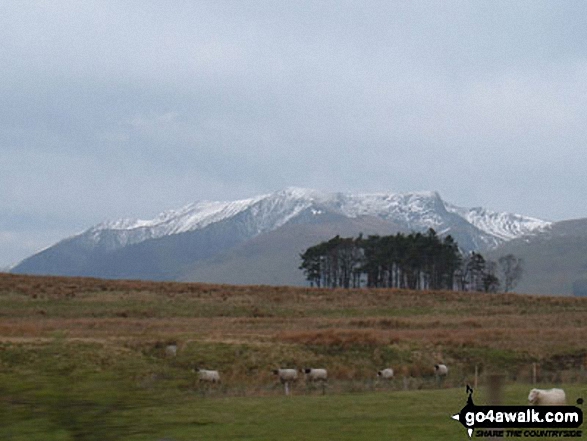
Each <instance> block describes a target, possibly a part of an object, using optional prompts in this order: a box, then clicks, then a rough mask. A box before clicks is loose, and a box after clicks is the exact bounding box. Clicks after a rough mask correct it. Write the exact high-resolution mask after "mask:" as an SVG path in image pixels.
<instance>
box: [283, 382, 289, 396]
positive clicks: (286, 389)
mask: <svg viewBox="0 0 587 441" xmlns="http://www.w3.org/2000/svg"><path fill="white" fill-rule="evenodd" d="M283 384H284V386H285V395H289V381H286V382H285V383H283Z"/></svg>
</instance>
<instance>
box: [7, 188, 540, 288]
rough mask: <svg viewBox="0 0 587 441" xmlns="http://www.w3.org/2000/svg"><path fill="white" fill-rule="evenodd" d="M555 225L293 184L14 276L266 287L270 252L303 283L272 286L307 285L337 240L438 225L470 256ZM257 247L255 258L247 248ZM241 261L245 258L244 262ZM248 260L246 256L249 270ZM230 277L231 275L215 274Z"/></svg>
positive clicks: (75, 244)
mask: <svg viewBox="0 0 587 441" xmlns="http://www.w3.org/2000/svg"><path fill="white" fill-rule="evenodd" d="M549 225H550V222H547V221H543V220H540V219H535V218H531V217H527V216H522V215H518V214H511V213H501V212H493V211H489V210H486V209H483V208H463V207H458V206H455V205H453V204H450V203H447V202H445V201H444V200H443V199H442V198H441V197H440V195H439V194H438V193H437V192H412V193H371V194H347V193H325V192H320V191H316V190H310V189H303V188H295V187H292V188H287V189H285V190H282V191H277V192H275V193H271V194H266V195H261V196H256V197H252V198H249V199H242V200H238V201H229V202H217V201H214V202H213V201H200V202H195V203H192V204H189V205H186V206H185V207H183V208H180V209H178V210H170V211H165V212H163V213H161V214H159V215H158V216H157V217H155V218H154V219H151V220H136V219H120V220H115V221H108V222H104V223H101V224H98V225H95V226H93V227H91V228H89V229H88V230H86V231H84V232H82V233H81V234H78V235H76V236H73V237H69V238H67V239H64V240H62V241H60V242H58V243H57V244H55V245H53V246H52V247H50V248H47V249H45V250H43V251H41V252H39V253H37V254H35V255H33V256H31V257H29V258H27V259H25V260H23V261H22V262H21V263H19V264H18V265H17V266H16V267H14V268H13V270H12V271H13V272H17V273H30V274H52V275H69V276H94V277H105V278H141V279H150V280H197V281H205V282H222V281H226V282H228V283H239V281H242V282H241V283H245V282H246V283H267V280H266V279H263V278H262V277H261V278H259V279H255V278H254V277H253V278H252V279H251V271H252V272H253V273H255V272H257V273H258V272H260V269H258V268H257V269H256V270H254V271H253V270H252V269H251V268H250V265H251V261H252V260H254V259H255V258H261V257H260V256H262V255H263V253H265V256H268V255H269V254H271V255H272V256H273V258H272V259H271V261H275V260H277V261H279V262H284V264H285V262H288V264H290V265H291V268H289V269H288V270H285V269H283V268H282V270H281V271H285V272H287V271H291V272H292V274H293V273H295V274H297V276H296V277H293V278H292V277H288V278H287V280H285V279H284V280H282V281H280V280H274V279H271V280H270V281H271V282H272V283H276V284H289V283H296V282H297V281H299V280H301V281H303V279H301V274H299V273H300V271H299V270H298V269H297V264H296V262H297V260H296V259H299V253H300V252H303V250H304V249H305V248H307V247H308V246H311V245H313V244H315V243H317V242H318V241H320V240H326V239H329V238H331V237H333V236H334V235H336V234H340V235H357V234H359V233H364V234H394V233H396V232H410V231H426V230H428V229H429V228H433V229H434V230H436V232H437V233H438V234H439V235H447V234H450V235H452V236H453V237H454V238H455V240H456V241H457V242H458V243H459V246H460V247H461V248H462V249H463V250H464V251H472V250H476V251H486V250H489V249H492V248H495V247H496V246H498V245H500V244H502V243H504V242H506V241H509V240H512V239H516V238H519V237H522V236H524V235H526V234H529V233H533V232H537V231H541V230H543V229H545V228H546V227H548V226H549ZM251 247H253V248H254V249H255V250H256V251H255V253H251V252H250V248H251ZM247 250H248V251H247ZM263 250H265V251H263ZM269 250H271V252H269ZM239 256H241V257H240V259H241V260H243V262H240V263H239V264H237V263H236V262H237V261H239ZM244 260H248V262H247V264H246V265H245V263H244ZM228 261H230V262H232V266H231V270H230V271H228V270H226V271H225V270H219V269H218V265H221V266H222V265H225V264H226V262H228ZM273 264H275V262H273ZM239 265H240V266H239ZM243 265H244V266H243ZM244 267H247V268H248V269H247V270H246V275H245V274H244V270H243V273H242V274H239V268H244ZM206 268H207V269H209V270H210V271H208V273H206V271H204V269H206ZM212 268H214V269H212ZM276 271H277V273H279V272H280V271H278V270H276ZM223 272H226V273H227V277H225V278H222V277H219V276H218V274H221V273H223ZM212 273H214V274H216V276H214V277H212V276H211V274H212ZM228 273H230V277H228ZM274 273H275V271H274ZM207 274H208V275H207ZM241 276H242V278H241ZM245 279H246V280H245Z"/></svg>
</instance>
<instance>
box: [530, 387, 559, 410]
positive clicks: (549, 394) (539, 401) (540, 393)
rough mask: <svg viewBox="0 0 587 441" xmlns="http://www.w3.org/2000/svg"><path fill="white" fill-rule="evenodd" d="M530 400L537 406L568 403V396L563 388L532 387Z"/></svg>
mask: <svg viewBox="0 0 587 441" xmlns="http://www.w3.org/2000/svg"><path fill="white" fill-rule="evenodd" d="M528 401H529V402H530V404H534V405H537V406H557V405H564V404H567V397H566V395H565V391H564V390H562V389H548V390H544V389H532V390H531V391H530V394H529V395H528Z"/></svg>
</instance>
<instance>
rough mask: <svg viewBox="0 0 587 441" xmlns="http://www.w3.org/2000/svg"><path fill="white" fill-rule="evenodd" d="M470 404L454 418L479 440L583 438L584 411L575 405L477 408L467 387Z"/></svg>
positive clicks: (471, 390)
mask: <svg viewBox="0 0 587 441" xmlns="http://www.w3.org/2000/svg"><path fill="white" fill-rule="evenodd" d="M467 393H468V394H469V397H468V398H467V404H466V406H465V407H463V408H462V409H461V411H460V412H459V413H457V414H454V415H453V416H452V419H454V420H456V421H459V422H460V423H461V424H462V425H463V426H465V429H466V430H467V433H468V435H469V438H471V437H472V436H473V433H474V434H475V436H477V437H512V438H514V437H515V438H517V437H545V438H568V437H581V436H582V435H583V433H582V431H581V430H577V429H578V428H579V427H580V426H581V424H582V423H583V411H582V410H581V409H579V408H578V407H576V406H477V405H475V403H473V389H471V387H470V386H467Z"/></svg>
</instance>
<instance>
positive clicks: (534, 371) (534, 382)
mask: <svg viewBox="0 0 587 441" xmlns="http://www.w3.org/2000/svg"><path fill="white" fill-rule="evenodd" d="M532 384H533V385H536V363H532Z"/></svg>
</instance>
